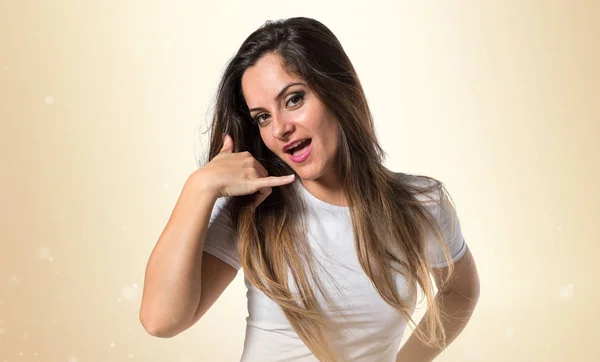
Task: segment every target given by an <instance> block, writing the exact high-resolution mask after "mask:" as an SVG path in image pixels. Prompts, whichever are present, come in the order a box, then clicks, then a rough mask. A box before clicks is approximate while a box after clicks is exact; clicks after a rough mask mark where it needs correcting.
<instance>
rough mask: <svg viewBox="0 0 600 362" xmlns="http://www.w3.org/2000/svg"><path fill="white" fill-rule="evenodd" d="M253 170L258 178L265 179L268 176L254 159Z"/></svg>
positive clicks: (264, 169) (265, 170)
mask: <svg viewBox="0 0 600 362" xmlns="http://www.w3.org/2000/svg"><path fill="white" fill-rule="evenodd" d="M254 168H255V169H256V173H257V174H258V175H259V176H260V177H267V176H269V172H268V171H267V169H266V168H265V167H264V166H263V165H262V164H261V163H260V162H258V160H256V159H254Z"/></svg>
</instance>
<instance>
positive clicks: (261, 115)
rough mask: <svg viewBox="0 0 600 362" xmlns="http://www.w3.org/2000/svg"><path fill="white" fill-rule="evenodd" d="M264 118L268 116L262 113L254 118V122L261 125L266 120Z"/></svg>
mask: <svg viewBox="0 0 600 362" xmlns="http://www.w3.org/2000/svg"><path fill="white" fill-rule="evenodd" d="M263 116H268V114H266V113H262V114H259V115H258V116H256V117H254V120H255V121H256V123H258V124H261V123H262V121H263V120H264V118H263Z"/></svg>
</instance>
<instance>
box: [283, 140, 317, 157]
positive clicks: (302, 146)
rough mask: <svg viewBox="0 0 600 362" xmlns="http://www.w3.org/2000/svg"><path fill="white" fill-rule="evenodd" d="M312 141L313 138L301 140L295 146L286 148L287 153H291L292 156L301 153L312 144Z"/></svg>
mask: <svg viewBox="0 0 600 362" xmlns="http://www.w3.org/2000/svg"><path fill="white" fill-rule="evenodd" d="M311 141H312V139H311V138H307V139H305V140H304V141H302V142H300V143H299V144H298V145H296V146H295V147H291V148H288V149H287V150H285V153H289V154H290V155H292V156H298V155H301V154H302V153H303V152H304V151H305V150H306V147H308V145H310V142H311Z"/></svg>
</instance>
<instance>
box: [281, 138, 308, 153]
mask: <svg viewBox="0 0 600 362" xmlns="http://www.w3.org/2000/svg"><path fill="white" fill-rule="evenodd" d="M304 141H306V140H302V141H298V142H294V144H293V145H291V146H289V147H288V148H287V149H286V151H289V150H291V149H292V148H294V147H296V146H298V145H299V144H301V143H302V142H304Z"/></svg>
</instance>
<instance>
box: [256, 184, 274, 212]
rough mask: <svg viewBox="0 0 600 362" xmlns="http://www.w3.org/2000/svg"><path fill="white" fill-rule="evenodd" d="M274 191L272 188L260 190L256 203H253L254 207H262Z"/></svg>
mask: <svg viewBox="0 0 600 362" xmlns="http://www.w3.org/2000/svg"><path fill="white" fill-rule="evenodd" d="M272 191H273V189H272V188H270V187H263V188H262V189H259V190H258V192H257V193H256V196H255V199H254V201H253V202H252V207H254V208H256V207H258V205H260V204H261V203H262V202H263V201H265V199H266V198H267V197H269V195H270V194H271V192H272Z"/></svg>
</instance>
